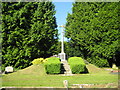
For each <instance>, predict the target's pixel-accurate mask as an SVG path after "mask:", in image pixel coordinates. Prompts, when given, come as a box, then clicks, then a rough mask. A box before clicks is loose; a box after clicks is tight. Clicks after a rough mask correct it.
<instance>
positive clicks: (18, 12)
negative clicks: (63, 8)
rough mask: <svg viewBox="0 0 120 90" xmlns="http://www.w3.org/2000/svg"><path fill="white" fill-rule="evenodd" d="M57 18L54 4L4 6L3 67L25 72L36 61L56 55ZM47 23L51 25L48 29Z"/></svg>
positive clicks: (9, 3)
mask: <svg viewBox="0 0 120 90" xmlns="http://www.w3.org/2000/svg"><path fill="white" fill-rule="evenodd" d="M48 14H49V15H48ZM54 14H55V11H54V5H53V4H52V3H51V2H4V3H2V63H3V64H2V65H3V67H5V66H9V65H11V66H13V67H15V68H24V67H27V66H28V65H30V64H31V61H32V60H33V59H34V58H38V57H48V56H50V55H51V54H52V53H54V51H55V47H54V44H55V43H56V41H57V38H55V37H57V29H56V27H57V25H56V21H55V16H54ZM46 15H47V16H46ZM45 17H46V18H45ZM51 19H52V20H51ZM46 22H47V23H49V24H47V25H45V24H46ZM51 43H52V44H51ZM46 48H47V49H46Z"/></svg>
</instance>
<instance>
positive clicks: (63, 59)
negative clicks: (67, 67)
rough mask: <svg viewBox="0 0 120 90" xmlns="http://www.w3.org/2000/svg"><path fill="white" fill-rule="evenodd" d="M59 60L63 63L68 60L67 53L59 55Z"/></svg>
mask: <svg viewBox="0 0 120 90" xmlns="http://www.w3.org/2000/svg"><path fill="white" fill-rule="evenodd" d="M59 58H60V59H61V61H65V60H66V57H65V53H59Z"/></svg>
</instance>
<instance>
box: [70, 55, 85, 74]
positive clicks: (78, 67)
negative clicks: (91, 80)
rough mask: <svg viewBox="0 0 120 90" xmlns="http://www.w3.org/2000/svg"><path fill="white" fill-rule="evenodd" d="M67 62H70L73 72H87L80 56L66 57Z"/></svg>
mask: <svg viewBox="0 0 120 90" xmlns="http://www.w3.org/2000/svg"><path fill="white" fill-rule="evenodd" d="M68 63H69V64H70V68H71V70H72V73H73V74H78V73H85V72H87V68H86V65H85V63H84V60H83V59H82V58H81V57H70V58H69V59H68Z"/></svg>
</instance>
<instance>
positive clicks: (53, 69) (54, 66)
mask: <svg viewBox="0 0 120 90" xmlns="http://www.w3.org/2000/svg"><path fill="white" fill-rule="evenodd" d="M44 66H45V70H46V73H47V74H58V73H60V67H61V63H60V59H59V58H57V57H50V58H47V61H46V62H45V63H44Z"/></svg>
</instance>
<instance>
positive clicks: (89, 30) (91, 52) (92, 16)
mask: <svg viewBox="0 0 120 90" xmlns="http://www.w3.org/2000/svg"><path fill="white" fill-rule="evenodd" d="M118 9H119V3H118V2H75V3H74V4H73V9H72V11H73V12H72V14H68V17H67V23H66V37H67V38H70V42H71V43H72V45H73V47H75V46H78V47H79V52H80V53H82V55H83V57H84V58H85V59H87V60H88V61H89V62H91V63H94V64H96V65H98V66H108V63H107V61H109V63H113V62H114V61H115V60H114V59H113V57H115V56H116V55H117V54H118V52H119V45H118V40H119V38H120V34H119V32H118V30H119V24H118V23H119V20H118V16H119V15H118V14H119V13H118V12H119V10H118ZM116 58H117V57H116ZM98 61H99V62H101V61H103V63H102V64H103V65H101V63H99V62H98Z"/></svg>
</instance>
